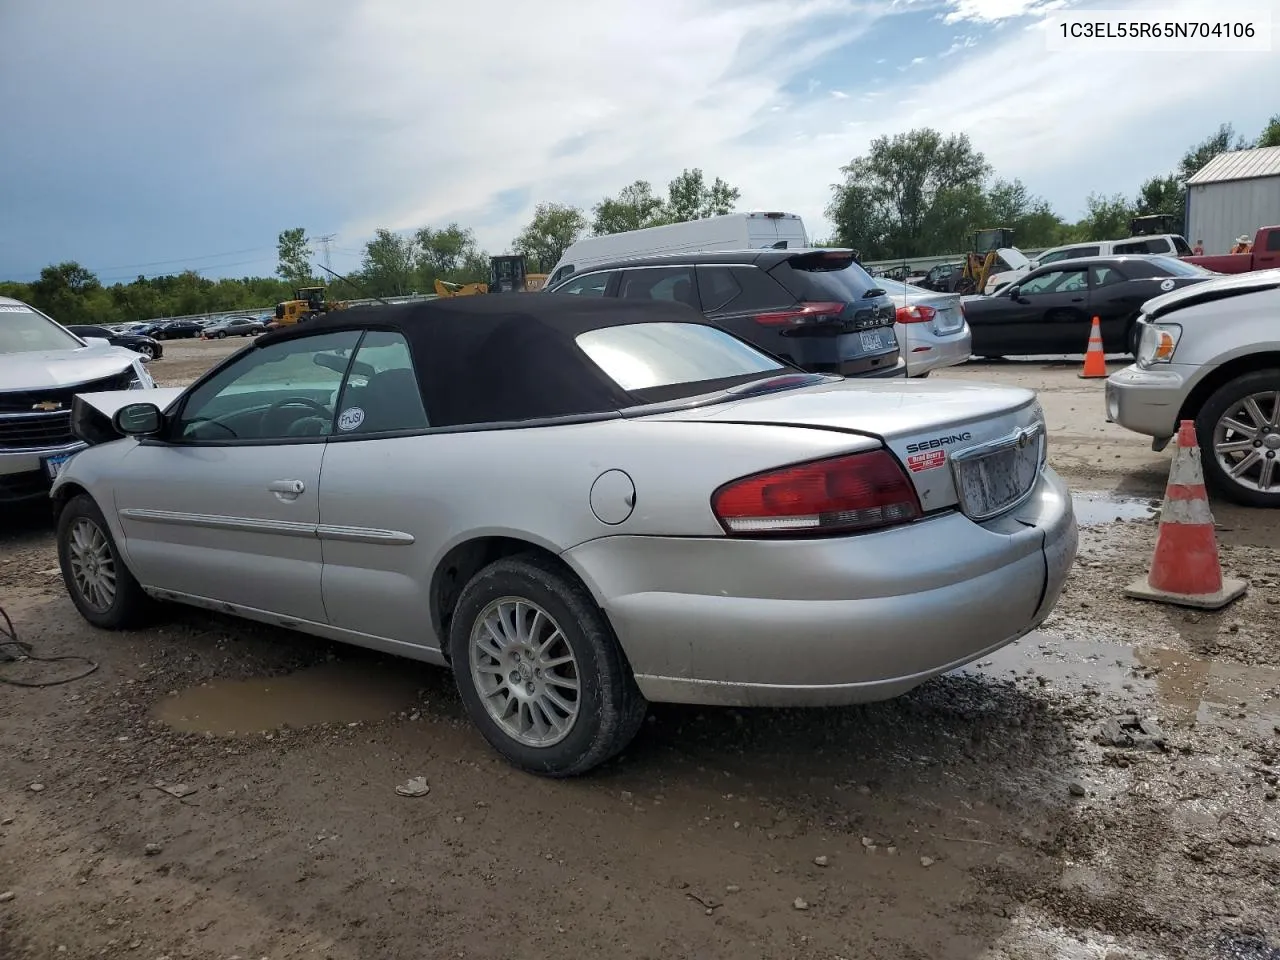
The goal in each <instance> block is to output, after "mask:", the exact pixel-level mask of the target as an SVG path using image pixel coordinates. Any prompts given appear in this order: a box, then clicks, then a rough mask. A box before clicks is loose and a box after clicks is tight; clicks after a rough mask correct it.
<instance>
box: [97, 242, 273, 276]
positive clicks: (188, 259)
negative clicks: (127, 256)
mask: <svg viewBox="0 0 1280 960" xmlns="http://www.w3.org/2000/svg"><path fill="white" fill-rule="evenodd" d="M274 249H275V247H249V248H248V249H246V250H228V251H227V252H226V253H206V254H201V255H200V256H198V257H174V258H173V259H172V260H152V261H150V262H148V263H122V264H120V265H119V266H116V267H98V268H97V269H96V270H94V273H111V272H112V271H114V270H132V269H134V268H135V267H161V266H164V265H165V264H170V263H190V262H191V261H192V260H216V259H218V258H219V257H234V256H238V255H240V254H242V253H258V252H259V251H261V250H274ZM249 262H250V263H253V262H255V261H249Z"/></svg>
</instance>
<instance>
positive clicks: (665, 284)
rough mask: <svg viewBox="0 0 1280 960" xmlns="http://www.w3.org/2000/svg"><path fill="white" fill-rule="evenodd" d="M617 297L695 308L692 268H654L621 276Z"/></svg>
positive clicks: (628, 272) (628, 271) (625, 273)
mask: <svg viewBox="0 0 1280 960" xmlns="http://www.w3.org/2000/svg"><path fill="white" fill-rule="evenodd" d="M618 296H619V297H620V298H621V299H624V300H672V301H675V302H676V303H687V304H688V305H689V306H691V307H694V308H697V306H698V301H697V298H696V297H695V296H694V293H693V268H692V267H654V268H653V269H649V270H627V271H625V272H624V273H623V274H622V283H621V285H620V286H619V287H618Z"/></svg>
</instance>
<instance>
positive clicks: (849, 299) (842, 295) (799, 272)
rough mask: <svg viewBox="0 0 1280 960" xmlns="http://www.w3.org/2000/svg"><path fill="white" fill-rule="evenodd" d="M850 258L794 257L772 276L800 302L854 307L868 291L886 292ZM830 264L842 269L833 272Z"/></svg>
mask: <svg viewBox="0 0 1280 960" xmlns="http://www.w3.org/2000/svg"><path fill="white" fill-rule="evenodd" d="M848 257H849V255H848V254H847V253H846V254H845V255H844V256H843V257H841V256H840V255H839V254H836V253H832V254H830V255H828V256H827V257H824V256H823V255H822V254H816V255H808V254H806V255H803V256H800V257H792V258H791V259H790V260H788V261H784V262H783V263H780V264H778V266H776V267H774V268H773V270H771V271H769V272H770V274H771V275H772V276H773V277H775V278H777V279H778V280H779V281H780V282H781V283H782V285H783V286H785V287H786V288H787V289H788V290H790V291H791V292H792V293H793V294H795V295H796V296H797V297H799V298H800V299H801V300H831V301H840V302H841V303H854V302H857V301H859V300H861V299H862V298H863V296H864V295H865V294H866V293H867V291H868V290H874V289H880V290H883V289H884V285H883V284H882V283H881V282H880V281H879V280H874V279H872V277H871V274H869V273H867V271H866V270H864V269H862V267H861V266H859V265H858V264H856V263H853V262H851V261H850V260H849V258H848ZM828 264H836V265H839V266H838V268H837V269H831V266H829V265H828ZM846 264H847V265H846Z"/></svg>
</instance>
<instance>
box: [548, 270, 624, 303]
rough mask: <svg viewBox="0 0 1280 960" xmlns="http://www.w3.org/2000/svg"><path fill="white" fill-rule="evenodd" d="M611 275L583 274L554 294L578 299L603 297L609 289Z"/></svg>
mask: <svg viewBox="0 0 1280 960" xmlns="http://www.w3.org/2000/svg"><path fill="white" fill-rule="evenodd" d="M612 277H613V274H612V273H607V272H606V273H584V274H583V275H582V276H580V277H578V278H577V279H575V280H570V281H569V282H568V283H566V284H565V285H564V286H563V287H561V288H560V289H559V290H557V291H556V293H571V294H575V295H576V296H580V297H603V296H604V292H605V290H606V289H608V287H609V280H610V278H612Z"/></svg>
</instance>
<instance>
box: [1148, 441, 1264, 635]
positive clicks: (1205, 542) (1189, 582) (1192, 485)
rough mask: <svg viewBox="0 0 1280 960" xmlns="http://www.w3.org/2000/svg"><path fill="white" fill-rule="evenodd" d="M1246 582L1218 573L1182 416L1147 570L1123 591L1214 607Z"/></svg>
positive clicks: (1196, 461)
mask: <svg viewBox="0 0 1280 960" xmlns="http://www.w3.org/2000/svg"><path fill="white" fill-rule="evenodd" d="M1248 586H1249V585H1248V584H1247V583H1246V582H1245V581H1243V580H1227V579H1224V578H1223V576H1222V567H1221V565H1220V564H1219V563H1218V542H1217V539H1216V538H1215V536H1214V532H1213V514H1212V513H1211V512H1210V511H1209V495H1208V493H1207V492H1206V491H1205V488H1204V473H1203V471H1202V470H1201V466H1200V447H1199V444H1198V443H1197V441H1196V427H1195V424H1194V423H1192V422H1191V421H1190V420H1183V421H1182V424H1181V426H1180V427H1179V428H1178V445H1177V447H1175V448H1174V451H1173V464H1172V465H1171V466H1170V467H1169V485H1168V487H1167V488H1166V490H1165V494H1164V504H1163V505H1162V506H1161V507H1160V530H1159V532H1158V533H1157V534H1156V550H1155V555H1154V556H1153V557H1152V559H1151V573H1149V574H1148V575H1147V576H1146V577H1144V578H1143V579H1141V580H1137V581H1135V582H1133V583H1131V584H1130V585H1129V586H1128V587H1127V588H1126V589H1125V592H1124V593H1125V596H1127V597H1133V598H1135V599H1138V600H1157V601H1160V602H1162V603H1172V604H1176V605H1178V606H1183V607H1199V608H1201V609H1204V610H1218V609H1221V608H1222V607H1225V606H1226V605H1227V604H1228V603H1230V602H1231V601H1232V600H1235V599H1237V598H1238V597H1240V596H1242V595H1243V594H1244V592H1245V590H1246V589H1247V588H1248Z"/></svg>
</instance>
